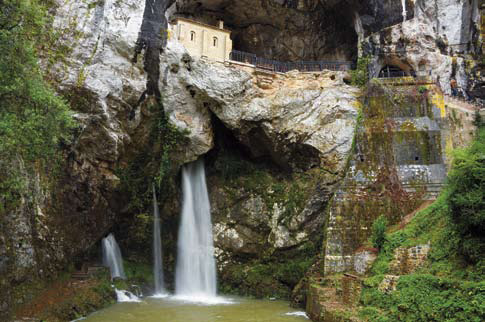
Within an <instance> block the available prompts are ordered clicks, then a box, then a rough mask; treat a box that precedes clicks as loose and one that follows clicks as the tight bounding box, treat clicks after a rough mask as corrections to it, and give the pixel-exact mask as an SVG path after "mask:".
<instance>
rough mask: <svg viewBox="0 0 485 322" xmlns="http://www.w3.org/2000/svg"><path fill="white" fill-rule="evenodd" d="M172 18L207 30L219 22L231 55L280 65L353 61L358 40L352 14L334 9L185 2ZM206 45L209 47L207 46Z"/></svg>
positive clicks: (318, 6) (330, 6) (338, 7)
mask: <svg viewBox="0 0 485 322" xmlns="http://www.w3.org/2000/svg"><path fill="white" fill-rule="evenodd" d="M171 14H172V18H173V17H174V16H180V17H185V18H188V19H191V20H195V21H199V22H201V23H204V24H208V25H211V26H218V24H219V23H220V21H224V26H225V27H224V28H226V29H228V30H230V31H231V39H232V42H233V50H235V51H240V52H244V53H249V54H253V55H256V56H257V57H260V58H263V59H271V60H276V61H280V62H301V61H304V62H309V61H355V60H356V58H357V43H358V35H357V32H356V30H355V27H354V19H355V16H354V12H353V11H352V10H342V7H341V5H338V4H333V5H329V4H322V3H315V4H314V5H312V6H307V5H304V6H303V7H301V6H300V5H299V6H295V5H293V4H292V2H287V3H284V4H279V3H277V2H266V1H254V2H251V5H249V6H248V3H247V2H246V1H231V2H229V1H222V2H221V1H216V2H197V3H195V2H191V1H187V2H184V3H181V4H178V5H177V9H176V11H175V12H172V13H171ZM211 44H212V43H211Z"/></svg>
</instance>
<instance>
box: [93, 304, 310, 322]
mask: <svg viewBox="0 0 485 322" xmlns="http://www.w3.org/2000/svg"><path fill="white" fill-rule="evenodd" d="M232 302H233V303H232V304H218V305H202V304H195V303H188V302H184V301H180V300H174V299H173V298H166V299H155V298H145V299H143V300H142V302H140V303H117V304H115V305H113V306H111V307H109V308H107V309H104V310H101V311H99V312H96V313H94V314H92V315H90V316H88V317H87V319H86V320H84V321H89V322H108V321H109V322H114V321H115V322H135V321H136V322H139V321H143V322H280V321H281V322H294V321H295V322H297V321H299V322H302V321H309V320H308V319H306V318H305V317H303V316H297V315H288V313H290V314H291V313H293V314H294V313H295V312H297V311H298V310H296V309H293V308H291V307H290V306H289V304H288V302H284V301H269V300H252V299H243V298H232Z"/></svg>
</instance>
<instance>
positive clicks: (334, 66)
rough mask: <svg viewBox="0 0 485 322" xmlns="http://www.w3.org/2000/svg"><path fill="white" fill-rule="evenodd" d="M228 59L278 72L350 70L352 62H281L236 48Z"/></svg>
mask: <svg viewBox="0 0 485 322" xmlns="http://www.w3.org/2000/svg"><path fill="white" fill-rule="evenodd" d="M230 59H231V60H233V61H237V62H241V63H246V64H251V65H254V66H256V67H257V68H261V69H265V70H269V71H272V72H279V73H286V72H289V71H291V70H295V69H296V70H298V71H300V72H321V71H323V70H324V69H328V70H334V71H346V70H350V69H351V67H352V62H349V61H296V62H281V61H278V60H273V59H267V58H262V57H258V56H257V55H255V54H250V53H246V52H243V51H238V50H233V51H232V52H231V54H230Z"/></svg>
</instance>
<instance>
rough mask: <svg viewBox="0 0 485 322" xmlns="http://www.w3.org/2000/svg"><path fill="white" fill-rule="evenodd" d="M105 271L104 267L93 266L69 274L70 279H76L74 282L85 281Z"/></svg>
mask: <svg viewBox="0 0 485 322" xmlns="http://www.w3.org/2000/svg"><path fill="white" fill-rule="evenodd" d="M104 270H107V268H106V267H104V266H99V265H93V266H87V267H83V268H82V269H81V270H79V271H75V272H74V273H72V274H71V278H73V279H76V280H87V279H89V278H91V277H93V276H94V275H96V274H97V273H99V272H101V271H104Z"/></svg>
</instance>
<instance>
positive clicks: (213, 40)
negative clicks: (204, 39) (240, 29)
mask: <svg viewBox="0 0 485 322" xmlns="http://www.w3.org/2000/svg"><path fill="white" fill-rule="evenodd" d="M218 42H219V41H218V39H217V37H214V38H212V45H213V46H214V47H217V45H218Z"/></svg>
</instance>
